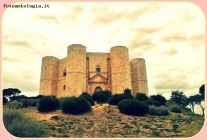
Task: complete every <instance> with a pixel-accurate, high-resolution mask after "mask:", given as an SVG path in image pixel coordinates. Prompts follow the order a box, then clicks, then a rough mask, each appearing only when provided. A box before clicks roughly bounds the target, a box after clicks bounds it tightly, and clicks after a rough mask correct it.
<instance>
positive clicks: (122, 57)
mask: <svg viewBox="0 0 207 140" xmlns="http://www.w3.org/2000/svg"><path fill="white" fill-rule="evenodd" d="M125 88H129V89H131V90H132V94H135V93H137V92H142V93H145V94H146V95H148V86H147V73H146V66H145V60H144V59H143V58H134V59H132V60H131V61H129V52H128V48H127V47H125V46H115V47H112V48H111V49H110V52H109V53H95V52H86V47H85V46H83V45H81V44H72V45H70V46H68V50H67V57H65V58H63V59H58V58H56V57H54V56H45V57H43V58H42V67H41V77H40V95H55V96H56V97H58V98H60V97H68V96H79V95H80V94H81V93H82V92H88V93H90V94H93V93H94V92H95V91H97V90H110V91H111V92H112V93H113V94H115V93H122V92H123V90H124V89H125Z"/></svg>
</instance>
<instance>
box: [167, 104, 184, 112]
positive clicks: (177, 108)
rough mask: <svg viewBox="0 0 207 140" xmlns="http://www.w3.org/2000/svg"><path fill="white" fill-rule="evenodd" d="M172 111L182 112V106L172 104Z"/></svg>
mask: <svg viewBox="0 0 207 140" xmlns="http://www.w3.org/2000/svg"><path fill="white" fill-rule="evenodd" d="M170 111H171V112H175V113H181V112H182V110H181V108H180V107H179V106H177V105H173V106H171V108H170Z"/></svg>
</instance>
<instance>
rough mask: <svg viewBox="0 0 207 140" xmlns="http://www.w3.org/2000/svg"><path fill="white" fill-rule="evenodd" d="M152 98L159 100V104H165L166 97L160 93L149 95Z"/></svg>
mask: <svg viewBox="0 0 207 140" xmlns="http://www.w3.org/2000/svg"><path fill="white" fill-rule="evenodd" d="M150 97H151V98H152V99H153V100H155V101H158V102H160V104H161V105H165V103H166V99H165V97H163V96H162V95H160V94H157V95H152V96H150Z"/></svg>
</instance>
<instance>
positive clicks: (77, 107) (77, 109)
mask: <svg viewBox="0 0 207 140" xmlns="http://www.w3.org/2000/svg"><path fill="white" fill-rule="evenodd" d="M61 104H62V105H61V109H62V112H63V113H69V114H82V113H85V112H88V111H90V110H91V104H90V103H89V102H88V101H87V100H86V99H85V98H83V97H75V96H72V97H70V98H65V99H64V100H62V103H61Z"/></svg>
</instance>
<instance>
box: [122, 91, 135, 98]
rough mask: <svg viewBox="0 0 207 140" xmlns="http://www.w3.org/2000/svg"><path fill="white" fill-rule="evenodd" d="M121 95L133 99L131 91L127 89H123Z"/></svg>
mask: <svg viewBox="0 0 207 140" xmlns="http://www.w3.org/2000/svg"><path fill="white" fill-rule="evenodd" d="M123 94H125V95H127V96H128V97H130V98H131V99H132V98H134V97H133V96H132V93H131V89H129V88H125V89H124V93H123Z"/></svg>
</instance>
